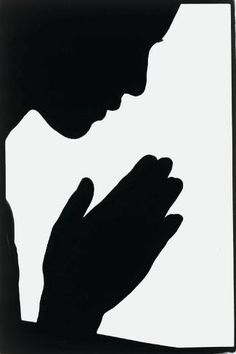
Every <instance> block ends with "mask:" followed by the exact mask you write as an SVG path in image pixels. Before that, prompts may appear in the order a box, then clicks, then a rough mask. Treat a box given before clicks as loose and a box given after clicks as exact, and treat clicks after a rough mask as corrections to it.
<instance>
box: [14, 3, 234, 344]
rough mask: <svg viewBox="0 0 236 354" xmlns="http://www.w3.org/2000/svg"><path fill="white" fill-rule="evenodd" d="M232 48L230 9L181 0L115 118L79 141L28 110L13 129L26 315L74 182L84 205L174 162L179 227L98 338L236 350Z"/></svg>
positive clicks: (35, 300) (31, 313) (34, 309)
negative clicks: (156, 162)
mask: <svg viewBox="0 0 236 354" xmlns="http://www.w3.org/2000/svg"><path fill="white" fill-rule="evenodd" d="M230 45H231V39H230V6H229V5H182V6H181V8H180V10H179V12H178V14H177V16H176V18H175V20H174V22H173V24H172V26H171V28H170V30H169V31H168V33H167V35H166V36H165V38H164V41H163V42H162V43H158V44H156V45H154V46H153V47H152V49H151V51H150V56H149V66H148V82H147V87H146V90H145V93H144V94H143V95H142V96H140V97H132V96H130V95H124V96H123V99H122V105H121V108H120V109H119V110H118V111H116V112H108V114H107V116H106V118H105V119H104V120H103V121H101V122H97V123H95V124H93V126H92V128H91V130H90V131H89V133H87V135H86V136H84V137H82V138H80V139H78V140H70V139H66V138H64V137H62V136H60V135H59V134H58V133H56V132H55V131H53V130H52V129H51V128H50V127H49V126H48V125H47V123H46V122H45V121H44V120H43V117H41V116H40V115H39V113H37V112H36V111H30V112H29V113H28V114H27V115H26V116H25V117H24V119H23V120H22V121H21V123H20V124H19V125H18V126H17V127H16V128H15V129H14V130H13V131H12V132H11V134H10V135H9V137H8V139H7V197H8V200H9V202H10V204H11V206H12V209H13V213H14V218H15V228H16V242H17V247H18V253H19V264H20V271H21V278H20V294H21V311H22V318H23V319H25V320H30V321H36V319H37V313H38V304H39V299H40V294H41V290H42V286H43V278H42V272H41V264H42V259H43V255H44V252H45V249H46V245H47V241H48V238H49V235H50V230H51V228H52V226H53V224H54V222H55V221H56V219H57V217H58V216H59V214H60V211H61V210H62V208H63V206H64V205H65V204H66V201H67V200H68V198H69V196H70V195H71V194H72V193H73V191H74V190H75V189H76V187H77V185H78V184H79V182H80V180H81V179H82V178H83V177H85V176H89V177H90V178H91V179H92V180H93V182H94V184H95V196H94V200H93V202H92V205H91V207H93V206H94V205H96V204H97V203H98V202H99V201H100V200H101V199H103V197H104V196H105V195H106V194H107V193H108V192H109V191H110V190H111V189H112V188H113V187H114V186H115V185H116V184H117V183H118V181H119V180H120V179H121V178H122V177H123V176H124V175H126V174H127V173H128V172H129V171H130V170H131V168H132V167H133V166H134V164H135V163H136V162H137V161H138V160H139V159H140V158H141V157H142V156H144V155H145V154H150V153H151V154H154V155H156V156H157V157H158V158H159V157H163V156H168V157H170V158H172V159H173V161H174V167H173V172H172V175H173V176H177V177H180V178H181V179H182V180H183V181H184V190H183V192H182V194H181V196H180V197H179V199H178V201H177V202H176V203H175V204H174V206H173V207H172V209H171V212H174V213H175V212H177V213H181V214H182V215H183V216H184V222H183V224H182V226H181V228H180V229H179V231H178V232H177V234H176V235H175V236H174V237H173V239H171V241H170V242H169V243H168V244H167V246H166V247H165V249H164V250H163V251H162V253H161V254H160V256H159V257H158V259H157V260H156V262H155V264H154V266H153V267H152V269H151V271H150V273H149V274H148V276H147V277H146V278H145V280H144V281H143V282H142V283H141V284H140V285H139V286H138V287H137V288H136V289H135V291H133V293H132V294H131V295H130V296H128V297H127V298H126V299H125V300H124V301H123V302H122V303H120V304H119V305H118V306H117V307H116V308H114V309H113V310H112V311H110V312H108V313H107V314H106V315H105V316H104V319H103V322H102V324H101V326H100V329H99V333H103V334H109V335H113V336H117V337H122V338H130V339H134V340H139V341H143V342H150V343H157V344H163V345H170V346H172V345H173V346H231V345H233V231H232V177H231V176H232V166H231V158H232V140H231V134H232V126H231V119H232V116H231V61H230V55H231V54H230ZM78 119H79V117H78ZM199 220H200V221H199Z"/></svg>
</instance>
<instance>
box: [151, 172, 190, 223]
mask: <svg viewBox="0 0 236 354" xmlns="http://www.w3.org/2000/svg"><path fill="white" fill-rule="evenodd" d="M182 189H183V182H182V181H181V179H179V178H174V177H170V178H168V179H167V180H166V181H165V183H164V184H163V186H162V188H158V187H157V189H156V191H154V192H153V193H152V194H151V195H149V202H148V204H149V205H150V212H151V213H152V214H154V215H156V217H164V216H165V215H166V214H167V212H168V210H169V209H170V208H171V206H172V205H173V203H174V202H175V201H176V199H177V198H178V196H179V194H180V193H181V191H182Z"/></svg>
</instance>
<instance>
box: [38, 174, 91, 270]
mask: <svg viewBox="0 0 236 354" xmlns="http://www.w3.org/2000/svg"><path fill="white" fill-rule="evenodd" d="M93 193H94V186H93V182H92V181H91V180H90V179H89V178H84V179H82V181H81V182H80V184H79V187H78V188H77V190H76V191H75V192H74V193H73V194H72V196H71V197H70V199H69V200H68V202H67V204H66V206H65V207H64V209H63V210H62V213H61V215H60V216H59V218H58V220H57V222H56V223H55V225H54V226H53V229H52V232H51V236H50V238H49V242H48V245H47V250H46V254H45V259H44V269H45V265H46V264H47V266H50V265H53V264H55V261H56V259H57V258H60V259H62V258H63V255H64V254H66V251H67V249H68V248H70V247H73V243H74V240H75V239H76V238H77V234H78V232H79V230H78V229H79V223H80V221H81V219H82V217H83V215H84V214H85V212H86V210H87V208H88V207H89V205H90V203H91V200H92V198H93Z"/></svg>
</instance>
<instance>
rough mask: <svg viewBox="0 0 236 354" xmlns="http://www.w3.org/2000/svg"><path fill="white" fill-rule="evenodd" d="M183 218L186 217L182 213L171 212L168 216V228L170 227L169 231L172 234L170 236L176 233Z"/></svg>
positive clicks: (166, 219)
mask: <svg viewBox="0 0 236 354" xmlns="http://www.w3.org/2000/svg"><path fill="white" fill-rule="evenodd" d="M183 220H184V218H183V216H182V215H180V214H169V215H167V216H166V218H165V224H166V228H167V229H168V233H169V234H170V237H171V236H173V235H174V234H175V233H176V231H177V230H178V229H179V227H180V225H181V224H182V222H183Z"/></svg>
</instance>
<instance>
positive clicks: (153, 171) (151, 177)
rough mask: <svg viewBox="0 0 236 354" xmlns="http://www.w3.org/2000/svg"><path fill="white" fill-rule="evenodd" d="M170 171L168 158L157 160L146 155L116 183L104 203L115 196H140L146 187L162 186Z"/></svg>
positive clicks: (170, 165) (170, 163)
mask: <svg viewBox="0 0 236 354" xmlns="http://www.w3.org/2000/svg"><path fill="white" fill-rule="evenodd" d="M171 169H172V161H171V159H169V158H162V159H160V160H157V158H156V157H155V156H152V155H146V156H144V157H143V158H141V159H140V160H139V161H138V162H137V164H136V165H135V166H134V168H133V169H132V170H131V171H130V172H129V173H128V174H127V175H126V176H125V177H124V178H123V179H122V180H121V181H120V182H119V183H118V185H117V186H116V187H115V188H114V189H113V190H112V191H111V192H110V193H109V195H108V196H107V198H106V201H108V200H110V199H111V198H113V197H115V196H116V195H117V194H120V193H126V192H128V193H129V195H130V194H131V193H132V194H133V193H134V192H135V193H137V195H138V194H140V193H141V192H142V191H144V192H145V190H146V189H147V187H148V188H149V189H151V188H153V189H154V187H153V186H154V184H157V182H158V183H159V184H162V182H163V181H164V179H165V178H166V177H167V176H168V175H169V173H170V171H171ZM126 197H127V195H126Z"/></svg>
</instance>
